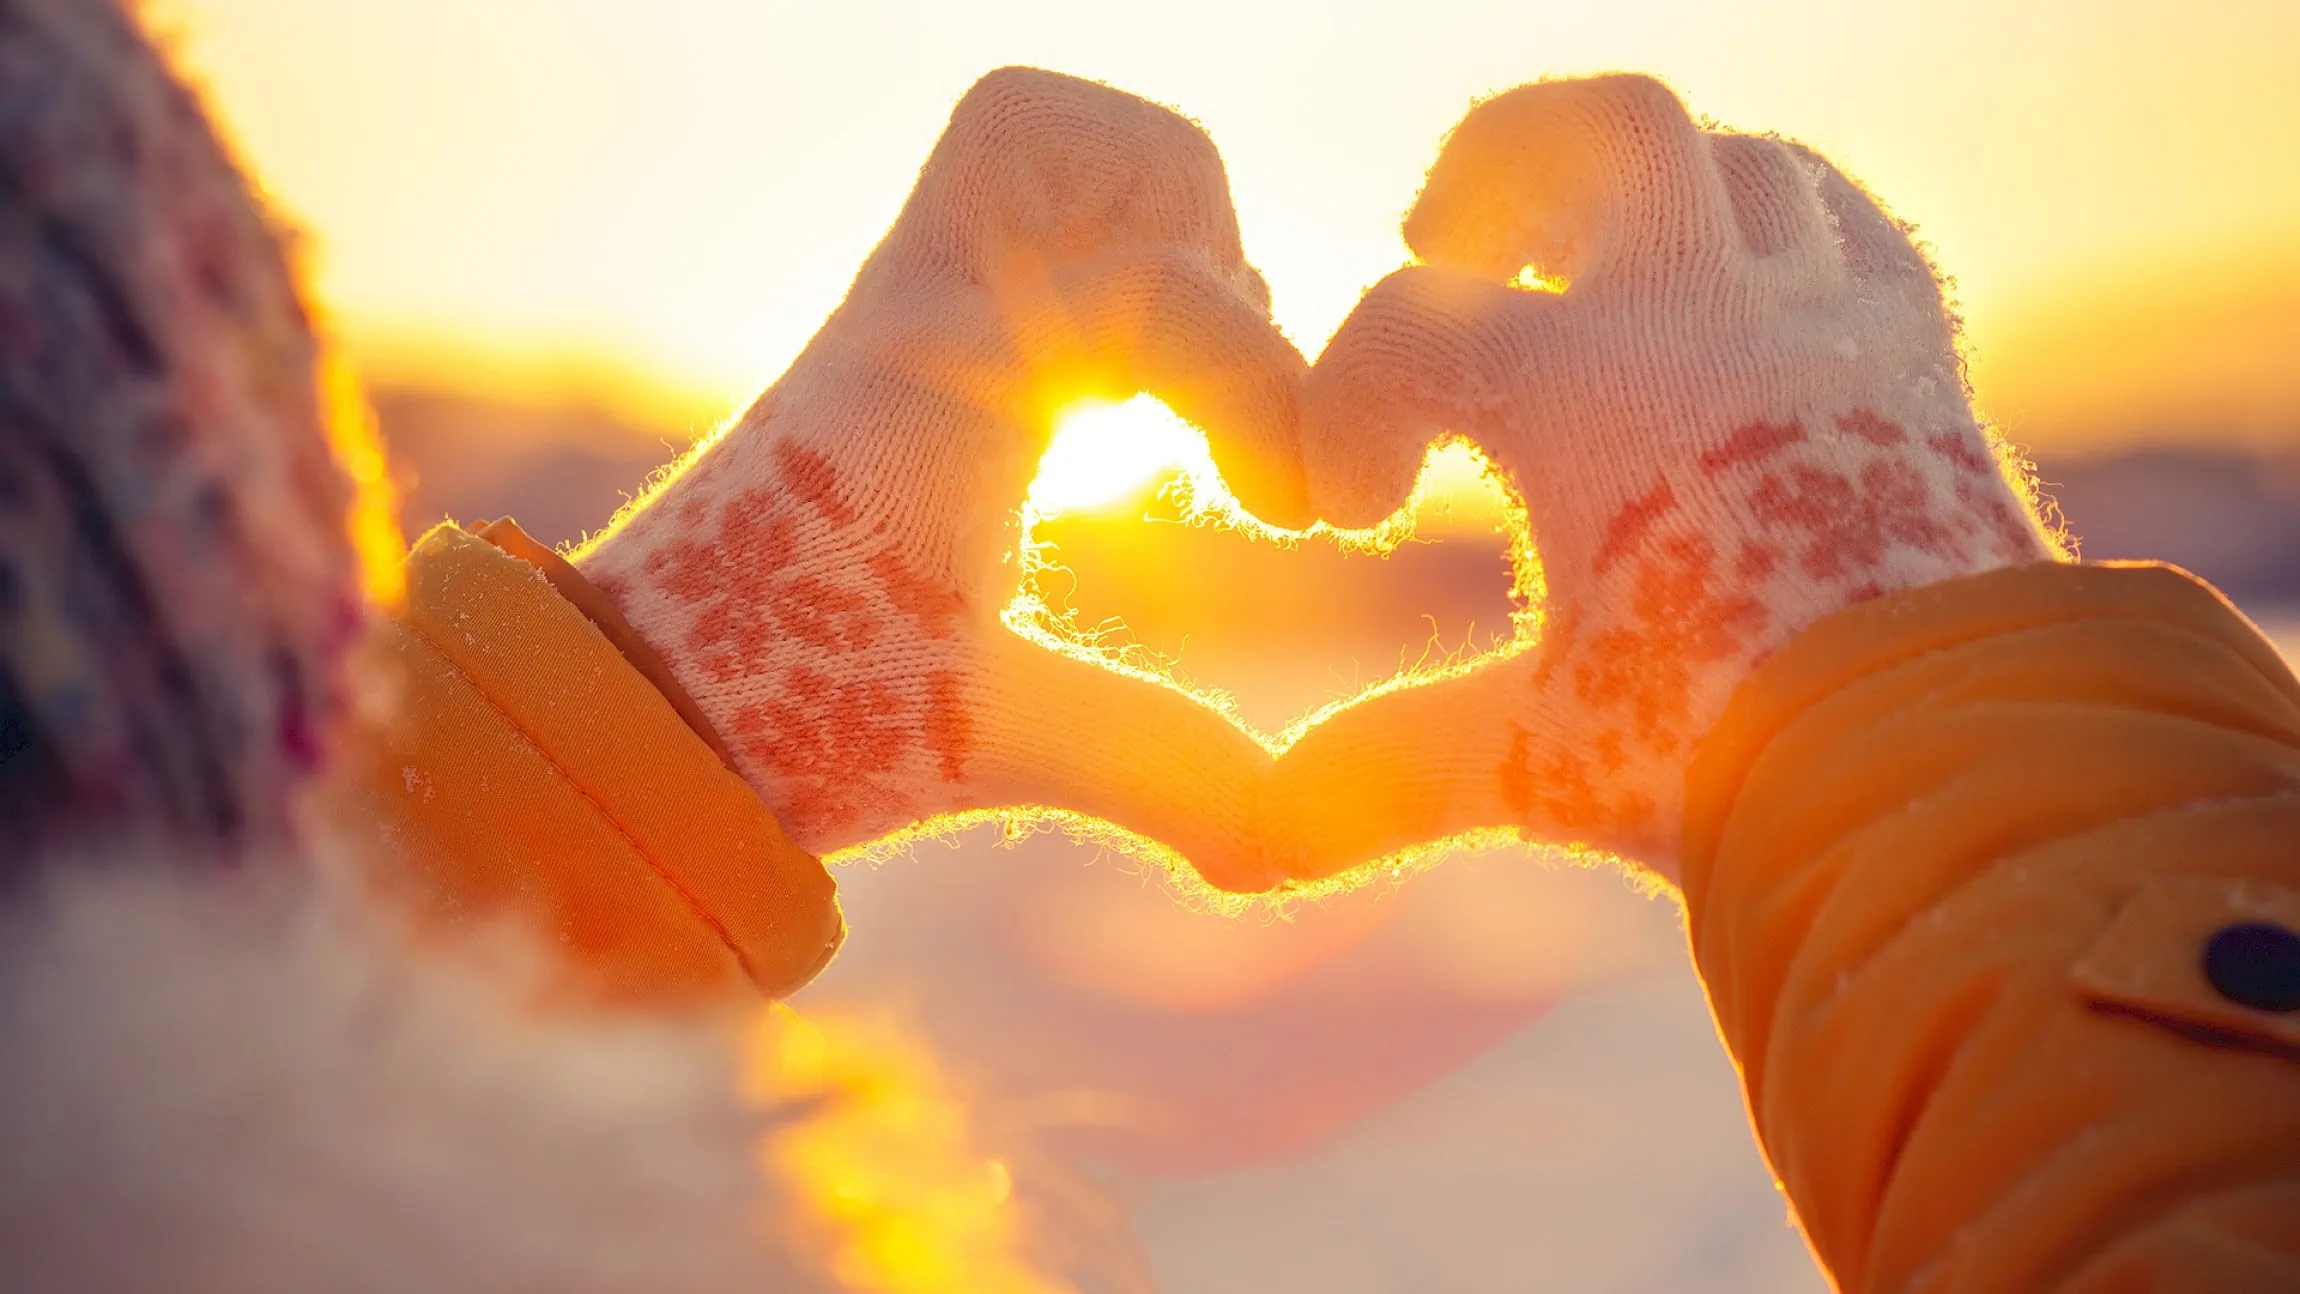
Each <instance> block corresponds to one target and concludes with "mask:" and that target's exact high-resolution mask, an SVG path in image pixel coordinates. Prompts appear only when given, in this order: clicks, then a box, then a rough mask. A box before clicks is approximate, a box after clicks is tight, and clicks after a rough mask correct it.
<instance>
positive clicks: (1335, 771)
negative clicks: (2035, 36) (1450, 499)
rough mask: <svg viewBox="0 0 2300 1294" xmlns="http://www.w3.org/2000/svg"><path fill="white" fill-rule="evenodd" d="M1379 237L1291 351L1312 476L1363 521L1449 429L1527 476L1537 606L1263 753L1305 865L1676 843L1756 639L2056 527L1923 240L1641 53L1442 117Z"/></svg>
mask: <svg viewBox="0 0 2300 1294" xmlns="http://www.w3.org/2000/svg"><path fill="white" fill-rule="evenodd" d="M1406 239H1407V242H1408V243H1409V244H1410V245H1411V247H1412V249H1413V251H1414V252H1415V253H1416V255H1417V256H1418V257H1419V258H1420V259H1421V261H1422V262H1423V264H1421V265H1419V266H1416V267H1414V268H1409V269H1405V270H1401V271H1399V272H1398V273H1396V274H1394V275H1392V276H1391V277H1390V278H1388V279H1386V280H1385V281H1383V282H1382V283H1381V284H1379V285H1378V286H1377V287H1376V288H1375V289H1374V290H1373V291H1372V292H1371V293H1369V294H1368V296H1367V298H1366V299H1365V301H1364V302H1362V303H1361V304H1360V306H1359V307H1358V308H1357V310H1356V312H1355V313H1354V314H1353V315H1352V316H1351V317H1350V319H1349V320H1348V321H1347V322H1346V323H1345V324H1344V325H1343V327H1342V329H1341V330H1340V332H1339V333H1338V334H1337V335H1336V337H1335V338H1334V340H1333V342H1332V343H1331V344H1330V345H1329V347H1328V348H1327V351H1326V353H1325V354H1324V355H1323V356H1322V357H1321V358H1320V359H1319V362H1318V365H1317V368H1316V371H1315V372H1314V374H1313V375H1312V377H1311V378H1310V381H1309V393H1308V396H1307V405H1306V414H1305V421H1304V426H1303V432H1302V435H1303V452H1304V456H1305V461H1306V470H1307V475H1308V480H1309V483H1310V487H1311V490H1312V497H1313V499H1314V501H1315V502H1316V503H1317V505H1318V507H1319V509H1320V510H1321V512H1322V513H1323V514H1324V515H1326V516H1328V517H1330V518H1333V519H1335V520H1338V521H1340V522H1343V523H1345V524H1351V523H1356V524H1362V523H1365V522H1369V521H1372V520H1374V519H1376V518H1378V517H1381V516H1383V515H1385V514H1387V513H1388V512H1390V511H1391V510H1392V509H1393V508H1394V507H1395V506H1397V504H1398V503H1399V502H1400V501H1401V500H1402V499H1404V498H1405V496H1406V492H1407V490H1408V488H1409V487H1410V485H1411V483H1412V480H1413V476H1414V471H1415V469H1416V467H1417V466H1418V465H1419V463H1420V461H1421V456H1422V453H1423V450H1424V448H1425V446H1426V445H1427V444H1428V442H1429V441H1430V440H1431V439H1432V438H1433V437H1435V436H1437V435H1439V434H1441V433H1447V432H1451V433H1458V434H1461V435H1464V436H1468V437H1470V438H1472V439H1474V440H1475V441H1476V442H1477V443H1478V444H1479V445H1481V446H1482V447H1483V448H1484V449H1485V450H1486V452H1487V453H1488V454H1489V455H1490V456H1491V457H1492V459H1493V460H1494V462H1495V463H1496V465H1497V467H1498V469H1499V470H1500V471H1501V472H1502V474H1503V475H1504V476H1505V477H1506V478H1507V480H1508V483H1509V484H1510V485H1511V486H1512V487H1514V488H1515V489H1516V490H1517V491H1518V493H1519V494H1520V496H1521V497H1522V498H1523V499H1524V500H1525V502H1526V505H1527V509H1528V512H1529V514H1530V516H1531V519H1532V524H1533V529H1534V538H1535V543H1536V547H1537V549H1538V552H1539V556H1540V560H1541V565H1542V570H1543V575H1544V582H1545V585H1546V592H1545V597H1544V601H1543V605H1542V612H1543V626H1542V630H1541V637H1540V641H1539V644H1538V646H1537V647H1536V648H1535V649H1534V650H1532V651H1529V652H1527V653H1524V654H1522V655H1519V656H1515V657H1513V658H1510V659H1508V660H1506V661H1504V662H1500V663H1497V664H1495V665H1493V666H1492V667H1490V668H1487V669H1484V670H1481V671H1477V672H1474V673H1471V674H1469V675H1467V676H1465V677H1461V678H1458V679H1454V680H1451V681H1448V682H1445V683H1442V684H1439V685H1435V686H1432V687H1428V688H1422V689H1416V690H1412V691H1406V692H1401V693H1396V694H1392V695H1390V696H1386V697H1383V698H1379V699H1378V700H1376V701H1374V702H1372V703H1370V704H1368V705H1366V706H1363V707H1361V708H1359V709H1356V710H1353V711H1348V712H1345V713H1344V714H1342V715H1341V716H1339V717H1337V718H1336V719H1334V720H1332V721H1331V722H1329V723H1328V724H1327V725H1325V726H1324V727H1321V728H1319V729H1317V730H1314V731H1312V732H1311V733H1310V734H1309V735H1308V736H1307V737H1305V738H1304V740H1303V741H1302V742H1301V743H1300V744H1299V745H1298V746H1296V747H1295V748H1294V749H1293V750H1292V751H1290V752H1288V755H1287V757H1286V759H1285V760H1283V761H1282V762H1281V763H1280V766H1279V768H1278V770H1277V775H1276V784H1275V786H1274V787H1273V790H1272V794H1271V800H1270V805H1271V808H1270V812H1271V817H1270V819H1269V821H1268V823H1267V827H1266V829H1267V831H1268V832H1269V838H1270V839H1271V840H1272V841H1273V842H1276V845H1277V847H1279V848H1282V849H1285V850H1287V851H1289V854H1290V860H1289V864H1288V865H1289V867H1290V868H1291V870H1294V871H1296V872H1297V873H1301V874H1322V873H1325V872H1328V871H1331V870H1333V869H1335V868H1337V867H1342V866H1346V865H1348V864H1350V863H1353V862H1357V861H1360V860H1362V859H1365V858H1368V857H1373V856H1377V855H1380V854H1383V853H1385V852H1387V851H1390V850H1393V849H1397V848H1400V847H1403V846H1407V845H1410V844H1412V843H1415V842H1419V841H1426V840H1431V839H1435V838H1439V837H1444V836H1448V835H1451V834H1454V833H1458V832H1462V831H1466V830H1470V829H1473V828H1487V827H1493V826H1515V827H1517V828H1519V829H1520V830H1521V831H1522V832H1524V833H1525V834H1527V835H1529V836H1531V837H1533V838H1535V839H1538V840H1542V841H1546V842H1550V843H1558V844H1579V845H1587V846H1593V847H1596V848H1600V849H1603V850H1607V851H1611V852H1615V853H1620V854H1626V855H1630V856H1633V857H1635V858H1637V859H1640V860H1643V861H1646V862H1648V863H1650V864H1652V865H1654V866H1655V867H1656V868H1657V869H1658V870H1659V871H1660V872H1661V873H1662V874H1663V875H1665V876H1666V875H1670V874H1672V871H1673V867H1674V862H1673V860H1674V854H1675V849H1676V844H1677V834H1678V829H1679V823H1680V819H1681V805H1682V799H1683V789H1682V788H1683V779H1684V772H1685V768H1686V765H1687V763H1688V762H1689V760H1690V757H1691V755H1692V751H1693V748H1694V745H1695V743H1696V742H1698V741H1699V740H1700V739H1701V738H1702V736H1703V735H1704V734H1705V733H1706V732H1707V731H1708V729H1709V728H1710V726H1711V725H1712V724H1713V723H1714V722H1715V720H1716V718H1717V716H1718V715H1719V713H1721V711H1722V710H1723V708H1724V705H1725V702H1726V699H1727V697H1728V696H1729V694H1730V693H1731V692H1732V691H1733V689H1734V687H1735V686H1736V684H1738V683H1739V682H1740V681H1741V679H1743V678H1744V677H1746V676H1747V674H1748V673H1749V671H1750V670H1751V668H1752V667H1753V666H1754V664H1755V663H1756V662H1758V661H1759V660H1761V659H1762V658H1764V657H1765V655H1766V654H1767V653H1769V652H1771V651H1773V650H1774V649H1776V648H1778V647H1780V646H1781V645H1782V644H1784V643H1786V642H1787V641H1788V640H1789V638H1790V637H1792V636H1793V635H1795V634H1796V633H1797V632H1798V631H1799V630H1801V629H1803V628H1805V627H1806V626H1808V625H1810V624H1812V623H1814V622H1815V621H1817V620H1819V619H1821V618H1822V617H1825V616H1827V615H1829V614H1831V613H1832V612H1835V611H1838V610H1841V609H1843V608H1846V607H1849V606H1851V605H1853V604H1854V603H1857V602H1860V601H1863V600H1864V599H1868V598H1873V597H1876V596H1878V595H1880V594H1883V593H1887V592H1891V591H1893V590H1896V589H1904V588H1909V587H1912V586H1916V585H1920V584H1926V583H1930V582H1933V581H1938V580H1944V579H1948V578H1951V577H1954V576H1959V575H1964V574H1968V573H1971V572H1976V571H1980V570H1984V569H1988V568H1991V567H1995V566H2000V565H2005V564H2009V563H2015V562H2026V561H2034V560H2039V559H2043V558H2047V557H2049V556H2052V555H2054V553H2055V546H2054V543H2053V541H2052V540H2051V539H2050V538H2049V537H2048V536H2047V535H2046V533H2045V532H2044V531H2043V530H2042V529H2041V528H2040V527H2039V525H2038V523H2037V521H2036V519H2035V517H2034V516H2033V514H2032V512H2031V510H2030V508H2029V506H2028V504H2027V502H2026V494H2025V491H2024V490H2023V489H2020V488H2016V486H2015V485H2014V484H2013V483H2012V481H2011V480H2010V479H2008V476H2007V475H2006V472H2005V470H2004V469H2003V468H2002V467H2001V466H2000V462H1999V456H1998V454H1997V452H1996V448H1995V446H1994V445H1992V443H1991V442H1990V439H1989V438H1988V436H1987V435H1985V434H1984V432H1983V431H1982V429H1981V427H1980V426H1979V425H1978V423H1977V422H1976V420H1975V418H1974V415H1973V410H1972V405H1971V402H1970V399H1969V396H1968V393H1967V390H1966V387H1965V383H1964V380H1963V371H1962V366H1961V363H1960V359H1959V353H1958V350H1957V339H1956V336H1955V325H1954V320H1953V318H1952V317H1951V315H1950V314H1949V313H1948V311H1947V310H1946V309H1945V308H1944V305H1943V300H1942V294H1941V288H1940V282H1939V279H1938V277H1937V276H1936V275H1935V273H1934V271H1933V269H1932V267H1931V266H1930V265H1929V264H1928V263H1927V261H1926V259H1925V258H1924V257H1923V256H1922V255H1921V254H1920V253H1919V252H1918V251H1917V250H1916V248H1915V247H1914V246H1913V245H1912V243H1911V241H1910V238H1909V235H1908V233H1907V231H1906V230H1905V229H1903V228H1902V227H1901V226H1899V225H1898V224H1896V223H1895V221H1894V220H1892V219H1891V218H1890V217H1888V216H1887V215H1886V214H1885V213H1884V212H1882V211H1881V210H1880V209H1879V208H1878V206H1877V205H1876V204H1875V203H1874V202H1873V201H1871V199H1870V198H1869V197H1868V196H1867V195H1866V194H1864V193H1863V192H1862V191H1861V190H1860V189H1859V188H1858V187H1857V186H1856V185H1854V184H1853V183H1852V182H1851V181H1849V180H1847V179H1846V178H1845V177H1844V176H1843V175H1841V174H1840V173H1838V172H1837V171H1836V170H1835V169H1834V168H1832V167H1831V166H1830V165H1829V164H1828V163H1827V162H1825V161H1823V160H1822V159H1820V158H1819V157H1817V156H1815V155H1814V154H1813V153H1811V152H1809V151H1807V150H1806V149H1804V148H1802V147H1800V146H1798V145H1795V144H1791V143H1786V142H1783V141H1779V140H1775V139H1769V138H1754V137H1749V136H1744V135H1733V134H1723V133H1717V132H1709V131H1704V130H1702V129H1701V128H1700V127H1698V126H1697V125H1695V123H1694V122H1693V121H1692V120H1691V119H1690V118H1689V117H1688V116H1687V114H1686V111H1685V109H1684V107H1683V106H1682V105H1681V104H1680V103H1679V102H1678V101H1677V99H1676V97H1675V96H1674V95H1673V94H1672V93H1671V92H1670V91H1669V90H1668V89H1667V88H1666V87H1665V86H1663V85H1661V84H1660V83H1659V82H1656V81H1653V80H1650V79H1647V78H1643V77H1635V76H1612V77H1603V78H1597V79H1591V80H1582V81H1560V82H1550V83H1542V84H1537V85H1532V86H1527V87H1523V88H1520V89H1518V90H1515V91H1512V92H1510V93H1507V94H1504V95H1501V96H1499V97H1497V98H1495V99H1492V100H1489V101H1487V102H1485V103H1483V104H1481V105H1479V106H1478V107H1477V108H1476V109H1474V110H1473V111H1472V112H1471V113H1470V114H1469V115H1468V116H1467V118H1466V119H1464V120H1463V122H1462V123H1461V125H1460V126H1459V127H1458V128H1457V129H1456V130H1455V131H1454V133H1453V135H1452V137H1451V138H1450V139H1449V141H1448V143H1447V145H1446V147H1445V149H1444V150H1443V152H1442V154H1441V155H1440V157H1439V158H1438V161H1437V163H1436V165H1435V167H1434V168H1433V169H1432V170H1431V172H1430V176H1429V180H1428V184H1427V187H1426V188H1425V189H1424V191H1423V193H1422V195H1421V197H1420V199H1419V200H1418V202H1417V203H1416V205H1415V207H1414V209H1413V211H1412V212H1411V214H1410V215H1409V217H1408V219H1407V222H1406ZM1561 283H1562V284H1563V285H1564V286H1563V290H1562V291H1561V292H1560V291H1558V290H1556V289H1557V288H1558V286H1559V284H1561Z"/></svg>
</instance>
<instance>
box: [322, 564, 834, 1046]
mask: <svg viewBox="0 0 2300 1294" xmlns="http://www.w3.org/2000/svg"><path fill="white" fill-rule="evenodd" d="M483 533H485V534H487V535H489V536H491V538H492V542H491V539H490V538H482V537H481V535H480V534H475V533H472V532H468V531H464V530H460V529H458V528H456V527H454V526H441V527H438V528H437V529H434V530H433V531H431V533H429V534H427V535H425V536H424V537H423V539H422V540H421V541H420V542H419V543H418V544H417V545H416V547H415V550H414V552H413V553H412V554H410V556H409V558H408V563H407V568H406V569H407V592H406V596H405V600H404V602H403V604H402V605H400V606H398V607H396V608H393V609H392V610H391V611H390V612H389V613H388V618H387V619H386V621H385V623H383V624H382V625H380V626H379V628H378V631H377V639H376V641H375V643H374V644H373V645H372V646H373V650H374V651H375V653H376V656H377V659H376V660H375V661H374V662H373V665H374V666H375V667H374V668H372V669H371V670H369V671H368V672H369V673H371V674H373V675H374V676H376V677H377V678H378V679H379V680H380V682H379V686H380V687H382V688H383V689H386V691H387V695H385V696H383V697H382V698H380V701H379V702H378V703H376V704H373V705H370V706H368V707H366V709H368V710H370V711H372V712H373V714H372V717H370V718H368V719H366V720H364V721H363V722H361V723H359V724H356V725H355V726H354V731H352V732H351V733H350V734H348V736H347V739H346V740H345V741H344V742H343V743H342V744H341V750H342V753H341V756H340V759H339V766H338V768H337V770H336V773H335V775H334V776H333V778H332V779H331V781H332V785H331V787H330V788H329V791H328V800H329V803H328V806H327V808H328V811H329V813H330V816H331V818H332V819H333V820H334V822H335V824H336V826H337V828H338V830H339V831H341V832H344V833H348V834H349V835H350V836H351V837H352V838H353V840H354V843H355V846H359V847H361V848H362V852H363V853H366V854H369V855H371V856H374V857H376V861H377V862H378V864H379V865H378V867H377V868H376V870H377V872H378V874H379V875H380V876H381V877H382V878H383V880H384V882H385V883H386V884H387V885H390V886H391V887H393V888H395V889H399V890H402V891H404V892H406V893H408V894H409V895H411V896H412V898H413V900H414V903H415V906H416V908H417V909H418V910H419V912H421V913H423V914H425V916H426V917H427V918H428V922H427V924H430V925H432V926H435V927H436V926H448V927H470V926H473V925H477V924H485V923H488V922H492V921H495V920H498V919H506V918H508V919H511V920H515V921H521V922H524V923H526V924H527V925H528V926H529V927H530V928H532V929H535V930H538V931H540V932H541V933H542V935H543V938H544V940H545V943H546V945H547V946H549V947H552V948H553V949H555V950H556V951H558V952H559V953H561V954H563V962H564V965H565V968H566V969H567V970H568V971H569V973H570V975H571V977H572V979H573V981H574V982H575V986H576V988H577V989H578V991H580V992H582V993H584V994H585V995H587V996H593V997H597V998H601V999H605V1000H608V1001H618V1002H624V1003H633V1004H637V1003H645V1004H674V1003H679V1002H683V1001H699V1000H706V999H710V998H713V997H716V996H719V995H722V994H726V993H728V992H729V991H730V990H732V991H733V992H735V993H738V994H740V993H748V994H751V995H754V996H755V995H756V994H757V993H760V992H764V993H767V994H770V995H777V996H779V995H781V994H784V993H787V992H789V991H791V990H792V989H795V988H797V987H798V986H799V985H801V984H804V983H805V982H806V981H807V980H808V979H810V978H812V977H813V975H814V974H815V973H816V972H817V971H818V970H820V969H821V968H822V966H823V964H824V963H825V962H826V961H828V960H829V958H830V956H831V954H832V952H833V951H834V950H836V948H837V947H838V943H839V940H840V937H841V935H842V934H843V926H842V924H841V921H840V916H839V910H838V904H837V899H836V895H835V892H834V887H833V886H832V884H831V880H830V877H829V875H828V874H827V873H826V872H825V871H824V870H823V867H822V864H821V863H820V862H818V861H817V860H816V859H814V858H813V857H811V856H810V855H808V854H807V853H806V852H805V851H804V850H801V849H800V848H799V847H798V846H797V845H795V844H793V843H792V842H791V840H790V839H789V838H788V837H787V836H785V835H784V834H783V832H782V829H781V828H780V827H779V826H778V825H777V824H776V822H775V819H774V816H773V815H772V814H771V813H770V812H768V810H767V808H766V806H765V805H763V804H761V803H760V801H759V799H758V796H757V795H756V794H754V793H753V792H752V790H751V788H750V786H749V785H748V784H746V783H745V782H744V781H743V780H742V779H741V778H739V777H737V776H736V775H735V774H734V773H732V772H730V771H728V769H727V767H726V766H725V765H724V764H723V763H722V762H721V759H720V756H719V755H718V754H717V753H716V752H715V751H714V749H713V747H712V745H711V742H710V739H709V734H708V730H707V728H703V729H700V730H699V729H698V727H697V726H696V725H697V722H698V721H696V720H693V719H691V718H689V717H685V716H683V715H682V713H681V710H680V708H679V707H678V705H677V703H676V702H677V700H680V699H683V698H676V697H675V696H674V695H671V694H667V693H666V692H665V691H664V690H663V689H662V688H660V687H658V686H657V684H656V683H655V682H653V681H651V680H650V678H649V676H648V673H647V672H646V671H645V669H644V668H643V666H642V663H641V662H640V661H637V660H635V659H634V658H633V657H632V656H629V655H626V651H627V650H631V648H630V644H629V643H625V644H623V645H621V646H619V645H618V643H617V641H616V640H615V639H614V638H611V637H610V635H611V634H613V633H615V632H616V631H617V630H618V629H619V628H620V624H619V620H616V619H614V618H613V613H612V612H611V611H610V610H606V609H605V603H604V599H596V598H595V597H593V598H590V599H587V598H586V597H585V594H586V593H587V592H588V590H587V589H586V588H584V587H583V586H581V585H580V583H579V581H580V578H581V577H580V576H574V575H572V572H571V571H568V570H566V569H564V564H563V563H559V562H557V559H556V558H554V557H552V556H551V555H550V554H549V552H548V550H544V549H542V548H540V547H539V546H537V545H535V544H534V543H533V541H531V540H527V539H526V538H525V536H522V535H520V534H518V532H517V528H516V527H511V526H508V524H507V523H497V524H496V525H495V526H492V527H488V528H486V529H485V531H483ZM515 553H525V554H527V555H526V556H524V557H522V556H515V555H514V554H515ZM547 572H549V573H547ZM554 575H556V576H558V577H559V578H560V579H561V580H562V581H563V582H567V583H565V585H564V587H562V586H559V585H555V584H554V583H553V576H554ZM587 601H596V603H597V605H595V606H591V605H581V604H584V603H586V602H587ZM622 632H623V633H624V634H625V635H627V632H628V631H627V630H623V631H622ZM632 641H633V642H635V641H636V640H635V639H634V640H632Z"/></svg>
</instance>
